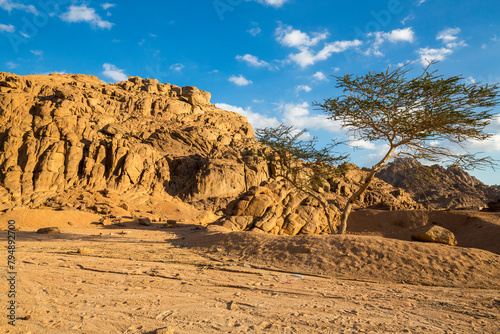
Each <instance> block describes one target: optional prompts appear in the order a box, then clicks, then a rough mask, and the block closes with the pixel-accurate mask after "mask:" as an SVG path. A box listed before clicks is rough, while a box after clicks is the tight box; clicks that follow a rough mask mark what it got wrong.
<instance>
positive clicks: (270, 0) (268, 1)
mask: <svg viewBox="0 0 500 334" xmlns="http://www.w3.org/2000/svg"><path fill="white" fill-rule="evenodd" d="M246 1H249V0H246ZM254 1H257V2H258V3H261V4H264V5H268V6H273V7H276V8H279V7H281V6H283V5H284V4H285V3H287V2H288V1H289V0H254Z"/></svg>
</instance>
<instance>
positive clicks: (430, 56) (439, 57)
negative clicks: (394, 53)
mask: <svg viewBox="0 0 500 334" xmlns="http://www.w3.org/2000/svg"><path fill="white" fill-rule="evenodd" d="M452 53H453V51H452V50H450V49H447V48H440V49H431V48H421V49H420V50H418V54H419V55H420V62H421V63H422V65H423V66H427V65H428V64H429V63H430V62H432V61H443V60H445V59H446V57H447V56H449V55H451V54H452Z"/></svg>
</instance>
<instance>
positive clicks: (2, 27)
mask: <svg viewBox="0 0 500 334" xmlns="http://www.w3.org/2000/svg"><path fill="white" fill-rule="evenodd" d="M15 31H16V28H15V27H14V26H13V25H12V24H2V23H0V32H15Z"/></svg>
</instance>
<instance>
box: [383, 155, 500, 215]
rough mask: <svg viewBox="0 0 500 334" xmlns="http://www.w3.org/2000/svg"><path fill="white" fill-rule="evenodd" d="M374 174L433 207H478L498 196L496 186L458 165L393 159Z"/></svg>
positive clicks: (498, 191)
mask: <svg viewBox="0 0 500 334" xmlns="http://www.w3.org/2000/svg"><path fill="white" fill-rule="evenodd" d="M376 176H377V177H378V178H380V179H382V180H384V181H385V182H387V183H389V184H392V185H393V186H394V187H397V188H401V189H404V190H405V191H407V192H408V193H410V194H411V196H412V198H413V199H414V200H416V201H417V202H419V203H421V204H423V205H425V206H429V207H430V208H434V209H436V208H449V209H482V208H485V207H487V203H488V202H490V201H496V200H498V199H500V187H498V186H487V185H485V184H484V183H482V182H481V181H479V180H478V179H476V178H475V177H473V176H471V175H470V174H469V173H467V172H465V171H463V170H461V169H459V168H456V167H448V168H444V167H442V166H440V165H433V166H424V165H422V164H421V163H420V162H418V161H416V160H413V159H396V160H394V161H393V162H390V163H389V164H387V165H385V166H383V167H382V168H381V169H380V171H379V172H378V173H377V174H376Z"/></svg>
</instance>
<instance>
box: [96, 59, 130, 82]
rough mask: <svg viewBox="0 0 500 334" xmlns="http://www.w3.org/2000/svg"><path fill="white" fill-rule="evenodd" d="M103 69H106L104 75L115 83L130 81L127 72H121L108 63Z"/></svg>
mask: <svg viewBox="0 0 500 334" xmlns="http://www.w3.org/2000/svg"><path fill="white" fill-rule="evenodd" d="M102 68H103V69H104V71H103V72H102V74H103V75H104V76H106V77H108V78H110V79H111V80H113V81H115V82H118V81H127V80H128V76H127V75H126V74H125V70H121V69H119V68H118V67H116V66H115V65H113V64H108V63H106V64H104V65H102Z"/></svg>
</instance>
